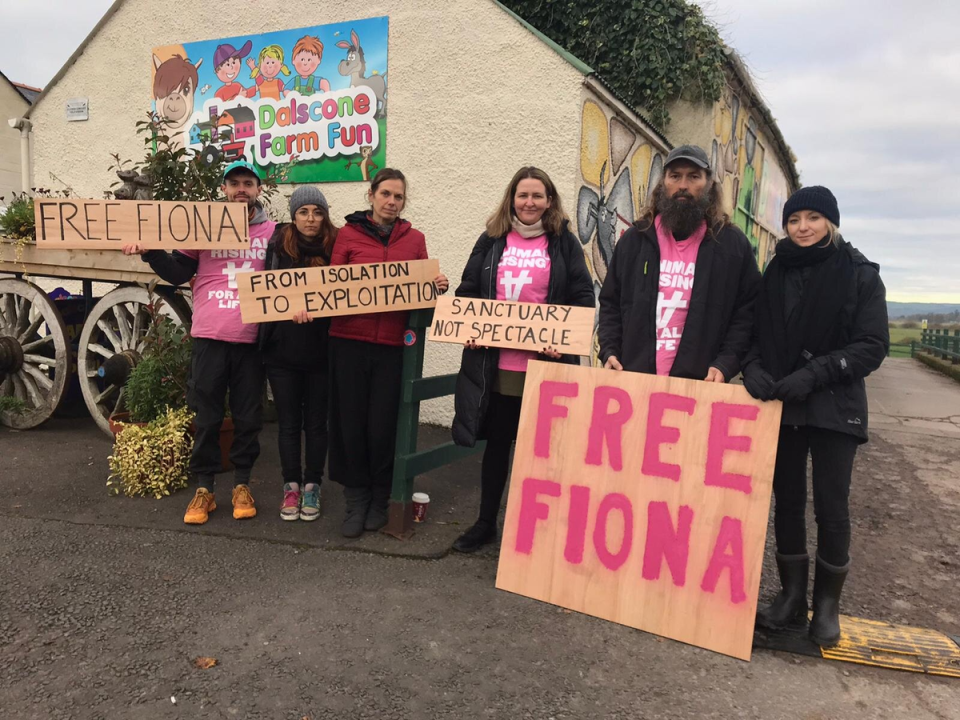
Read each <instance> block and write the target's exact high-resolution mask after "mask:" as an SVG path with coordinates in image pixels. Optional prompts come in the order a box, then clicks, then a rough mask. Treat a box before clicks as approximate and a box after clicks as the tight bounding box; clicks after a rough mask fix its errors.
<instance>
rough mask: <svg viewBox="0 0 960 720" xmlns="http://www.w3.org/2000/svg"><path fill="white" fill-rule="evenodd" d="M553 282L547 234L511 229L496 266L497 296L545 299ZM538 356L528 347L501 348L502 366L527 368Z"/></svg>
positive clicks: (533, 301) (528, 299) (509, 298)
mask: <svg viewBox="0 0 960 720" xmlns="http://www.w3.org/2000/svg"><path fill="white" fill-rule="evenodd" d="M549 286H550V255H549V254H548V253H547V236H546V235H540V236H539V237H535V238H529V239H527V238H524V237H521V235H520V234H519V233H518V232H516V231H514V230H511V231H510V232H509V233H508V234H507V246H506V247H505V248H504V249H503V255H502V256H501V257H500V264H499V265H498V266H497V300H512V301H514V302H529V303H543V302H546V300H547V289H548V288H549ZM535 357H537V353H535V352H530V351H529V350H510V349H507V348H503V349H501V350H500V363H499V366H500V369H501V370H513V371H515V372H526V371H527V362H528V361H529V360H530V358H535Z"/></svg>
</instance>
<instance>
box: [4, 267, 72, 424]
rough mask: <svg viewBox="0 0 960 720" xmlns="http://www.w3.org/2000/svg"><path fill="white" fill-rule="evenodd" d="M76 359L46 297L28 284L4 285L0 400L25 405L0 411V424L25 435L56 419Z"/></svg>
mask: <svg viewBox="0 0 960 720" xmlns="http://www.w3.org/2000/svg"><path fill="white" fill-rule="evenodd" d="M71 355H72V354H71V352H70V343H69V342H68V341H67V329H66V327H65V326H64V324H63V318H62V317H61V316H60V311H59V310H57V306H56V305H55V304H54V302H53V301H52V300H51V299H50V298H49V297H47V294H46V293H45V292H44V291H43V290H41V289H40V288H38V287H37V286H36V285H34V284H32V283H28V282H25V281H23V280H13V279H4V280H0V397H4V396H6V397H12V398H15V399H16V400H19V401H20V403H21V407H20V408H18V409H16V410H6V411H0V423H2V424H3V425H6V426H7V427H12V428H15V429H17V430H26V429H28V428H33V427H36V426H37V425H39V424H40V423H42V422H44V421H45V420H47V419H48V418H49V417H50V416H51V415H53V412H54V411H55V410H56V409H57V406H58V405H59V404H60V400H61V399H63V395H64V391H65V390H66V388H67V379H68V378H69V377H70V372H71V368H70V361H71Z"/></svg>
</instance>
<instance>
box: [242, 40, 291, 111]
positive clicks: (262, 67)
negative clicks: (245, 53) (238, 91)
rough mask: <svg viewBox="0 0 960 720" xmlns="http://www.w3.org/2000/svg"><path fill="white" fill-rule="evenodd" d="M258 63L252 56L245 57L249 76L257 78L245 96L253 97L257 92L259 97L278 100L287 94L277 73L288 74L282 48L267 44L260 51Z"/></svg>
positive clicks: (288, 69)
mask: <svg viewBox="0 0 960 720" xmlns="http://www.w3.org/2000/svg"><path fill="white" fill-rule="evenodd" d="M258 60H259V63H260V64H259V65H258V64H257V63H256V62H254V60H253V58H247V65H249V66H250V71H251V72H250V77H252V78H256V79H257V84H256V85H255V86H253V87H252V88H249V89H247V90H246V91H245V93H244V94H245V95H246V96H247V97H253V96H254V95H256V94H257V93H258V92H259V93H260V98H261V99H264V98H269V99H271V100H279V99H281V98H284V97H286V96H287V92H286V90H284V89H283V80H280V79H279V75H280V74H281V73H283V74H284V75H289V74H290V68H288V67H287V66H286V65H284V63H283V48H281V47H280V46H279V45H268V46H267V47H265V48H264V49H263V50H261V51H260V57H259V59H258Z"/></svg>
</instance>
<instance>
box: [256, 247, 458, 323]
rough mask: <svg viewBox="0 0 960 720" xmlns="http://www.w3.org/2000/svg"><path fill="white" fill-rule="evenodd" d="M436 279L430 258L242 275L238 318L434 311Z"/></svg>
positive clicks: (437, 271)
mask: <svg viewBox="0 0 960 720" xmlns="http://www.w3.org/2000/svg"><path fill="white" fill-rule="evenodd" d="M439 274H440V261H439V260H435V259H430V260H409V261H403V262H386V263H370V264H365V265H328V266H326V267H310V268H302V269H299V268H298V269H296V270H267V271H265V272H256V273H242V274H238V275H237V287H238V288H239V290H240V316H241V317H242V318H243V322H245V323H262V322H273V321H275V320H289V319H290V318H292V317H293V316H294V315H295V314H296V313H298V312H302V311H303V310H306V311H307V313H308V314H309V315H310V317H333V316H335V315H363V314H365V313H375V312H384V311H390V310H415V309H417V308H428V307H433V306H434V305H436V304H437V288H436V286H435V285H434V284H433V281H434V280H435V279H436V277H437V275H439Z"/></svg>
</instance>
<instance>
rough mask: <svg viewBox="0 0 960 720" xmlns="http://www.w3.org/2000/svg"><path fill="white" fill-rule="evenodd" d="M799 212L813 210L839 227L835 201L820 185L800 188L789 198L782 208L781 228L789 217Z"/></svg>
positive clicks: (837, 209) (785, 224)
mask: <svg viewBox="0 0 960 720" xmlns="http://www.w3.org/2000/svg"><path fill="white" fill-rule="evenodd" d="M800 210H815V211H816V212H818V213H820V214H821V215H823V216H824V217H825V218H826V219H827V220H829V221H830V222H832V223H833V224H834V225H837V226H838V227H839V225H840V208H839V207H837V199H836V198H835V197H834V196H833V193H832V192H830V190H828V189H827V188H825V187H823V186H822V185H811V186H810V187H804V188H800V189H799V190H797V191H796V192H795V193H794V194H793V195H791V196H790V199H789V200H787V202H786V204H785V205H784V206H783V226H784V227H786V226H787V220H788V219H789V218H790V216H791V215H793V214H794V213H795V212H799V211H800Z"/></svg>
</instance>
